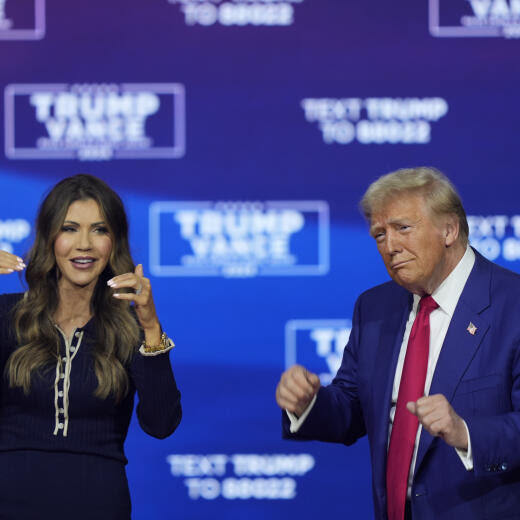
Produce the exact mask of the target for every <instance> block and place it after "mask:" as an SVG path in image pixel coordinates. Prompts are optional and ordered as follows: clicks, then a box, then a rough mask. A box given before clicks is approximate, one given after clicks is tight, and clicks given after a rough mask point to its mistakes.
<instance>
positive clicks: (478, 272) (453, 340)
mask: <svg viewBox="0 0 520 520" xmlns="http://www.w3.org/2000/svg"><path fill="white" fill-rule="evenodd" d="M475 255H476V258H475V265H474V267H473V270H472V271H471V274H470V276H469V278H468V281H467V282H466V286H465V287H464V290H463V291H462V294H461V296H460V298H459V302H458V304H457V307H456V309H455V313H454V314H453V317H452V319H451V322H450V326H449V328H448V332H447V334H446V338H445V339H444V343H443V345H442V350H441V353H440V355H439V359H438V361H437V366H436V367H435V373H434V375H433V379H432V384H431V387H430V395H433V394H443V395H444V396H445V397H446V399H448V401H449V402H451V401H452V400H453V396H454V394H455V391H456V389H457V387H458V385H459V383H460V381H461V379H462V377H463V376H464V373H465V372H466V370H467V368H468V366H469V365H470V363H471V361H472V359H473V358H474V356H475V354H476V353H477V351H478V348H479V346H480V344H481V342H482V340H483V338H484V336H485V334H486V332H487V330H488V328H489V325H490V324H489V321H488V320H487V319H486V318H484V317H482V316H481V313H482V311H483V310H484V309H485V308H487V307H488V306H489V283H490V268H489V264H488V262H487V261H486V260H485V259H484V258H482V257H481V256H480V255H479V254H478V253H475ZM470 324H473V325H474V326H475V327H476V329H475V331H474V334H472V333H471V332H470V331H469V330H468V328H470V329H471V325H470ZM433 440H434V438H433V437H432V436H431V435H430V434H429V433H428V432H426V431H425V430H423V431H422V433H421V439H420V442H419V449H418V451H417V461H416V465H415V468H416V472H417V470H418V469H419V468H420V465H421V462H422V461H423V459H424V456H425V455H426V452H427V451H428V449H429V448H430V446H431V444H432V442H433Z"/></svg>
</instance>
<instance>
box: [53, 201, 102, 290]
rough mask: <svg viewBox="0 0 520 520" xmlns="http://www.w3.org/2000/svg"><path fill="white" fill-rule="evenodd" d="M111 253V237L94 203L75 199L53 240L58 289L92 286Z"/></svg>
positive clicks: (97, 206) (96, 204)
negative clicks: (58, 275) (57, 270)
mask: <svg viewBox="0 0 520 520" xmlns="http://www.w3.org/2000/svg"><path fill="white" fill-rule="evenodd" d="M111 252H112V236H111V234H110V231H109V228H108V225H107V222H105V220H104V217H103V216H102V214H101V210H100V208H99V205H98V203H97V202H96V201H95V200H93V199H87V200H77V201H76V202H73V203H72V204H71V205H70V206H69V209H68V210H67V215H66V216H65V221H64V222H63V225H62V227H61V231H60V232H59V233H58V236H57V237H56V240H55V241H54V256H55V257H56V264H57V266H58V269H59V274H60V278H59V285H60V287H61V288H78V287H86V286H89V285H91V286H92V288H94V287H95V285H96V282H97V279H98V278H99V275H100V274H101V273H102V272H103V270H104V269H105V267H106V265H107V263H108V261H109V259H110V253H111Z"/></svg>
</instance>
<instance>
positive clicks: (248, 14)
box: [168, 0, 303, 27]
mask: <svg viewBox="0 0 520 520" xmlns="http://www.w3.org/2000/svg"><path fill="white" fill-rule="evenodd" d="M168 1H169V3H170V4H179V7H180V10H181V12H182V13H183V14H184V22H185V23H186V25H199V26H206V27H208V26H212V25H223V26H237V25H238V26H244V25H252V26H261V25H264V26H289V25H292V24H293V23H294V4H299V3H302V2H303V0H228V1H223V0H205V1H204V0H168Z"/></svg>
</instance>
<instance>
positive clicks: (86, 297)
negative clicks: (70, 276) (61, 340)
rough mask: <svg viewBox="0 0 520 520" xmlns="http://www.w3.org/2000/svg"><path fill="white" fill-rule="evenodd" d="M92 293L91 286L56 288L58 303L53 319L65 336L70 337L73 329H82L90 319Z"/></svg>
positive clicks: (61, 286)
mask: <svg viewBox="0 0 520 520" xmlns="http://www.w3.org/2000/svg"><path fill="white" fill-rule="evenodd" d="M93 293H94V287H93V286H92V287H90V286H86V287H64V286H63V285H59V286H58V294H59V303H58V308H57V309H56V312H55V313H54V316H53V318H54V322H55V323H56V324H57V325H58V327H59V328H60V329H61V330H62V331H63V332H64V333H65V334H66V335H67V336H71V335H72V333H73V332H74V329H76V328H78V327H83V326H84V325H85V324H86V323H87V322H88V321H89V320H90V318H92V310H91V306H90V301H91V299H92V295H93Z"/></svg>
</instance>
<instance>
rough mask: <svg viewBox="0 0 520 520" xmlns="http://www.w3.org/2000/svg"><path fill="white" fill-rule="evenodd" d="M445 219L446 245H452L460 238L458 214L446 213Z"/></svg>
mask: <svg viewBox="0 0 520 520" xmlns="http://www.w3.org/2000/svg"><path fill="white" fill-rule="evenodd" d="M445 219H446V220H445V221H444V233H445V235H444V241H445V242H444V244H445V246H446V247H450V246H452V245H453V244H454V243H455V242H456V241H457V240H458V238H459V230H460V225H459V219H458V218H457V217H456V215H446V217H445Z"/></svg>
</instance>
